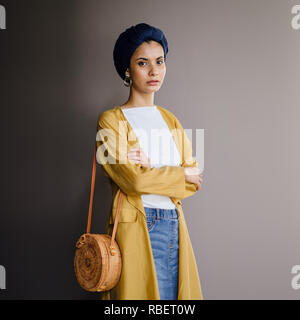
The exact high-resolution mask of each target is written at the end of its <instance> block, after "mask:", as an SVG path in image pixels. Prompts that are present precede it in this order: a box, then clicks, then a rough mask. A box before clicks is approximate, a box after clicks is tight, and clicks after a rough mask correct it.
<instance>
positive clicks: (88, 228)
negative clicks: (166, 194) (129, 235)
mask: <svg viewBox="0 0 300 320" xmlns="http://www.w3.org/2000/svg"><path fill="white" fill-rule="evenodd" d="M96 152H97V144H95V149H94V159H93V172H92V183H91V194H90V205H89V216H88V223H87V229H86V233H90V230H91V219H92V208H93V198H94V188H95V177H96ZM122 196H123V192H122V190H120V197H119V202H118V209H117V213H116V218H115V222H114V228H113V233H112V238H111V245H110V248H111V251H112V254H113V252H115V251H114V250H113V245H114V241H115V236H116V232H117V226H118V221H119V213H120V206H121V200H122Z"/></svg>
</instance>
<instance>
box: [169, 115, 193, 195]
mask: <svg viewBox="0 0 300 320" xmlns="http://www.w3.org/2000/svg"><path fill="white" fill-rule="evenodd" d="M173 117H174V121H175V129H176V134H177V135H178V141H179V145H180V148H181V154H182V159H181V164H180V165H181V167H196V168H198V162H197V161H196V159H194V158H193V149H192V143H191V141H190V140H189V138H188V136H187V135H186V133H185V131H184V129H183V127H182V125H181V123H180V122H179V120H178V119H177V118H176V116H175V115H173ZM197 191H198V190H197V185H196V184H195V183H191V182H188V181H186V180H185V188H184V191H183V194H182V195H181V196H180V197H179V199H181V200H182V199H185V198H187V197H191V196H192V195H194V194H195V193H196V192H197Z"/></svg>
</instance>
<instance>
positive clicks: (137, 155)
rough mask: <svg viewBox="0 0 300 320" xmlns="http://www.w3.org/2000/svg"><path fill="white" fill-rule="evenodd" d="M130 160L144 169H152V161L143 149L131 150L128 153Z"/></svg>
mask: <svg viewBox="0 0 300 320" xmlns="http://www.w3.org/2000/svg"><path fill="white" fill-rule="evenodd" d="M127 157H128V159H129V160H132V162H133V163H139V164H141V165H142V166H143V167H146V168H150V159H149V158H148V157H147V156H146V154H145V153H144V151H143V149H142V148H131V149H130V151H129V152H128V153H127Z"/></svg>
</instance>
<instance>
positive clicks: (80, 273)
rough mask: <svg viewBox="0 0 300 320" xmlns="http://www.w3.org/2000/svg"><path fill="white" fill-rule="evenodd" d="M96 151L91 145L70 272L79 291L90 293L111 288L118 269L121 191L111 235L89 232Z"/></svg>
mask: <svg viewBox="0 0 300 320" xmlns="http://www.w3.org/2000/svg"><path fill="white" fill-rule="evenodd" d="M96 150H97V147H96V146H95V152H94V160H93V174H92V184H91V194H90V205H89V215H88V224H87V231H86V233H85V234H83V235H82V236H81V237H80V238H79V239H78V241H77V242H76V252H75V258H74V270H75V274H76V278H77V281H78V283H79V284H80V286H81V287H82V288H83V289H85V290H87V291H93V292H95V291H107V290H110V289H112V288H113V287H114V286H115V285H116V284H117V283H118V281H119V278H120V275H121V269H122V257H121V252H120V248H119V246H118V244H117V242H116V241H115V235H116V231H117V226H118V221H119V212H120V204H121V200H122V196H123V192H122V191H121V192H120V197H119V202H118V207H117V213H116V218H115V222H114V227H113V233H112V236H110V235H108V234H91V233H90V227H91V217H92V205H93V197H94V187H95V174H96Z"/></svg>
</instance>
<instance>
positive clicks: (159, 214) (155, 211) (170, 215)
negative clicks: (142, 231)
mask: <svg viewBox="0 0 300 320" xmlns="http://www.w3.org/2000/svg"><path fill="white" fill-rule="evenodd" d="M144 209H145V213H146V215H150V216H155V217H156V218H157V219H158V220H159V219H164V220H168V219H178V218H179V217H180V215H181V212H180V210H178V209H177V208H175V209H162V208H149V207H144Z"/></svg>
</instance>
